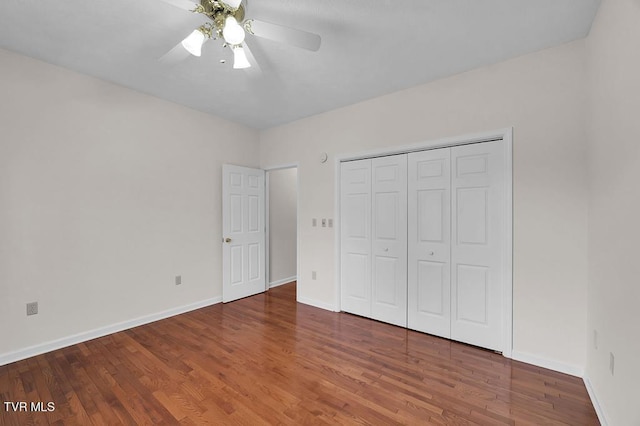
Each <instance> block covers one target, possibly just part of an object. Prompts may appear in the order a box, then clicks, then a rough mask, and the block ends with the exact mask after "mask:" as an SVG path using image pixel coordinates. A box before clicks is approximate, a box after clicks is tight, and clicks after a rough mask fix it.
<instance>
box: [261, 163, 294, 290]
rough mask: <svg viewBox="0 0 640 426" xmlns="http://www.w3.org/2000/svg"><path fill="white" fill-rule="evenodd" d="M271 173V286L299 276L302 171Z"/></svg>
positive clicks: (283, 170) (272, 171)
mask: <svg viewBox="0 0 640 426" xmlns="http://www.w3.org/2000/svg"><path fill="white" fill-rule="evenodd" d="M268 173H269V283H270V284H282V283H283V280H289V279H291V278H293V279H295V278H294V277H295V276H296V274H297V258H296V237H297V232H296V228H297V226H298V221H297V216H298V206H297V203H298V190H297V179H298V169H296V168H290V169H279V170H271V171H269V172H268Z"/></svg>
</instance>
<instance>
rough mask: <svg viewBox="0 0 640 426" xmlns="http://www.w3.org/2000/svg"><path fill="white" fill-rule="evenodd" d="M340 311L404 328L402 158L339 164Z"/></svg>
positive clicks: (404, 177)
mask: <svg viewBox="0 0 640 426" xmlns="http://www.w3.org/2000/svg"><path fill="white" fill-rule="evenodd" d="M341 167H342V169H341V203H340V204H341V210H342V211H341V246H342V250H341V265H342V268H341V283H342V309H343V310H344V311H346V312H351V313H354V314H358V315H363V316H366V317H370V318H373V319H377V320H379V321H384V322H388V323H391V324H396V325H400V326H403V327H406V325H407V155H406V154H401V155H392V156H388V157H380V158H374V159H366V160H357V161H350V162H345V163H342V166H341Z"/></svg>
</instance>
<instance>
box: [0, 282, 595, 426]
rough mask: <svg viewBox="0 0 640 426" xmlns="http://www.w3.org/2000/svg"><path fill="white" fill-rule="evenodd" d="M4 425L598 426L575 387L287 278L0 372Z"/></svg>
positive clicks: (572, 380)
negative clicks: (306, 294) (354, 311)
mask: <svg viewBox="0 0 640 426" xmlns="http://www.w3.org/2000/svg"><path fill="white" fill-rule="evenodd" d="M0 399H1V401H2V403H4V402H5V401H9V402H19V401H25V402H28V403H31V402H44V403H45V406H46V403H47V402H53V403H54V404H55V411H49V412H32V411H28V412H13V411H12V410H11V409H9V410H7V408H6V407H5V406H4V404H3V406H0V424H2V425H24V424H79V425H89V424H95V425H102V424H107V425H116V424H118V425H120V424H131V425H133V424H183V425H200V424H216V425H221V424H230V425H261V424H285V425H316V424H317V425H323V424H348V425H351V424H374V425H393V424H410V425H416V424H437V425H476V424H477V425H502V424H507V425H513V424H535V425H546V424H570V425H597V424H598V420H597V417H596V414H595V411H594V409H593V406H592V405H591V403H590V401H589V397H588V395H587V392H586V390H585V387H584V384H583V383H582V380H581V379H579V378H576V377H572V376H567V375H565V374H560V373H556V372H553V371H549V370H545V369H542V368H538V367H534V366H531V365H527V364H523V363H520V362H516V361H511V360H508V359H506V358H504V357H502V356H501V355H499V354H495V353H492V352H489V351H485V350H482V349H478V348H475V347H471V346H467V345H463V344H459V343H455V342H450V341H447V340H444V339H439V338H436V337H432V336H429V335H426V334H421V333H417V332H413V331H409V330H406V329H403V328H399V327H394V326H391V325H387V324H383V323H379V322H375V321H371V320H367V319H364V318H360V317H357V316H353V315H349V314H344V313H332V312H328V311H324V310H321V309H317V308H313V307H310V306H306V305H302V304H296V303H295V283H294V284H287V285H284V286H281V287H277V288H274V289H272V290H271V291H269V292H268V293H265V294H262V295H258V296H254V297H250V298H247V299H243V300H239V301H236V302H233V303H230V304H226V305H222V304H219V305H215V306H211V307H208V308H204V309H200V310H197V311H194V312H190V313H187V314H183V315H179V316H176V317H173V318H169V319H166V320H162V321H158V322H155V323H153V324H149V325H145V326H141V327H137V328H134V329H131V330H127V331H124V332H120V333H116V334H113V335H110V336H106V337H103V338H99V339H95V340H92V341H89V342H85V343H82V344H78V345H74V346H71V347H68V348H64V349H61V350H57V351H54V352H50V353H47V354H44V355H40V356H36V357H33V358H30V359H27V360H24V361H20V362H16V363H13V364H9V365H6V366H3V367H0Z"/></svg>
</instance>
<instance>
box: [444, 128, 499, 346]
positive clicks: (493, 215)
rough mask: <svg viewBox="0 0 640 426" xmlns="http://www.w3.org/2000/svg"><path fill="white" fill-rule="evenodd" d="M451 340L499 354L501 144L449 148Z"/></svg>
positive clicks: (491, 143)
mask: <svg viewBox="0 0 640 426" xmlns="http://www.w3.org/2000/svg"><path fill="white" fill-rule="evenodd" d="M451 167H452V176H451V178H452V179H451V180H452V203H451V206H452V207H451V208H452V212H453V218H452V227H451V228H452V245H451V261H452V268H451V290H452V300H453V303H452V305H451V314H452V315H451V338H452V339H454V340H459V341H462V342H466V343H471V344H473V345H477V346H482V347H484V348H488V349H494V350H497V351H502V350H503V349H504V348H503V347H502V328H503V303H508V301H503V300H502V294H503V293H502V290H503V285H504V281H505V277H504V265H503V259H504V258H505V257H504V250H506V247H505V230H504V223H505V208H504V203H505V200H504V174H505V172H504V151H503V147H502V142H501V141H496V142H486V143H479V144H473V145H464V146H458V147H453V148H451Z"/></svg>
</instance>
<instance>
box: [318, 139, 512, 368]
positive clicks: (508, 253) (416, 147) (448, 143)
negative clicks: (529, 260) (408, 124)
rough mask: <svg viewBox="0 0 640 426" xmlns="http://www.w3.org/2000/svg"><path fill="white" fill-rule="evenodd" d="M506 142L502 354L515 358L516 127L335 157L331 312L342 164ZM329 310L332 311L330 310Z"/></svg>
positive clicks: (337, 288) (337, 301)
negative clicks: (514, 204) (514, 236)
mask: <svg viewBox="0 0 640 426" xmlns="http://www.w3.org/2000/svg"><path fill="white" fill-rule="evenodd" d="M495 140H502V141H503V145H504V155H505V205H506V212H505V215H506V219H505V228H506V229H505V238H506V239H507V245H506V250H505V259H504V265H505V270H504V272H505V280H504V285H505V287H504V289H503V297H504V300H505V301H510V302H511V303H505V304H504V305H505V306H504V309H505V310H504V313H503V318H504V327H503V336H502V337H503V345H502V355H503V356H505V357H507V358H511V357H512V355H513V127H506V128H503V129H498V130H494V131H489V132H482V133H475V134H469V135H462V136H455V137H449V138H441V139H435V140H431V141H423V142H417V143H413V144H408V145H399V146H394V147H387V148H376V149H371V150H367V151H363V152H359V153H351V154H341V155H336V156H335V157H334V166H335V177H336V178H335V181H334V206H335V209H334V216H335V218H336V219H335V220H334V246H335V253H334V256H335V258H334V260H335V265H336V268H335V279H334V291H333V297H334V301H335V307H334V308H333V309H330V310H334V311H336V312H340V310H341V306H340V303H341V300H340V299H341V297H340V294H341V293H340V267H341V265H340V163H341V162H343V161H352V160H361V159H365V158H373V157H381V156H386V155H394V154H404V153H410V152H416V151H425V150H428V149H436V148H445V147H452V146H458V145H467V144H472V143H480V142H489V141H495ZM328 309H329V308H328Z"/></svg>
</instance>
